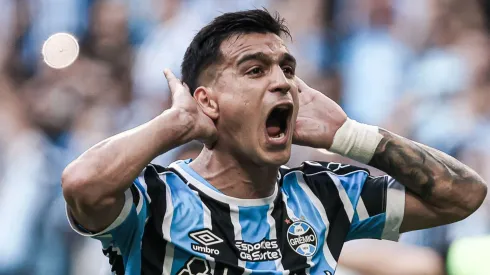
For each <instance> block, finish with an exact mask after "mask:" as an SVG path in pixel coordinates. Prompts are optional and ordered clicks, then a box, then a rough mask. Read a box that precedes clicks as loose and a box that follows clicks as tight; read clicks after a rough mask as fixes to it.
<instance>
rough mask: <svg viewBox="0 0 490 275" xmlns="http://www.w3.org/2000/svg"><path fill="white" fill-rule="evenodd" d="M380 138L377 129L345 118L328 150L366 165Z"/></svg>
mask: <svg viewBox="0 0 490 275" xmlns="http://www.w3.org/2000/svg"><path fill="white" fill-rule="evenodd" d="M382 138H383V136H382V135H381V134H380V133H379V130H378V127H376V126H371V125H367V124H362V123H359V122H357V121H355V120H351V119H349V118H347V120H346V121H345V122H344V124H343V125H342V126H341V127H340V128H339V129H338V130H337V132H336V133H335V135H334V139H333V143H332V146H331V147H330V149H329V150H330V151H332V152H334V153H337V154H340V155H343V156H346V157H348V158H350V159H353V160H356V161H359V162H361V163H365V164H367V163H369V161H370V160H371V158H372V157H373V155H374V153H375V151H376V148H377V147H378V144H379V142H380V141H381V139H382Z"/></svg>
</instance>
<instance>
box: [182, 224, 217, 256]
mask: <svg viewBox="0 0 490 275" xmlns="http://www.w3.org/2000/svg"><path fill="white" fill-rule="evenodd" d="M189 237H190V238H191V239H193V240H194V241H196V242H198V243H197V244H195V243H193V244H191V248H192V250H194V251H196V252H200V253H204V254H209V255H219V253H220V252H219V250H218V249H215V248H210V247H209V246H212V245H215V244H219V243H222V242H223V239H221V238H220V237H218V236H216V235H215V234H214V233H213V232H211V230H209V229H201V230H197V231H194V232H190V233H189Z"/></svg>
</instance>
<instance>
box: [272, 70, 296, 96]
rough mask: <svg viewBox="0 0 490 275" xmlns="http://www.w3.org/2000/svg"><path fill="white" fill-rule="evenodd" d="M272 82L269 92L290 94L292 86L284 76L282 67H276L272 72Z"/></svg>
mask: <svg viewBox="0 0 490 275" xmlns="http://www.w3.org/2000/svg"><path fill="white" fill-rule="evenodd" d="M271 77H272V80H271V85H270V88H269V91H271V92H279V93H283V94H285V93H288V92H289V90H290V89H291V84H289V81H288V78H287V77H286V76H285V75H284V72H283V71H282V68H281V67H280V66H276V67H275V68H274V69H273V70H272V75H271Z"/></svg>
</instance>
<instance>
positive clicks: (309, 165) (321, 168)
mask: <svg viewBox="0 0 490 275" xmlns="http://www.w3.org/2000/svg"><path fill="white" fill-rule="evenodd" d="M280 172H281V174H282V175H283V176H284V175H286V174H288V173H292V172H301V173H302V174H304V175H305V176H307V177H311V176H315V175H321V174H331V175H334V176H350V175H355V174H359V173H361V174H364V175H365V176H369V175H370V174H369V170H367V169H365V168H361V167H357V166H353V165H349V164H343V163H337V162H324V161H305V162H303V163H301V165H300V166H298V167H294V168H289V167H286V166H282V167H281V169H280Z"/></svg>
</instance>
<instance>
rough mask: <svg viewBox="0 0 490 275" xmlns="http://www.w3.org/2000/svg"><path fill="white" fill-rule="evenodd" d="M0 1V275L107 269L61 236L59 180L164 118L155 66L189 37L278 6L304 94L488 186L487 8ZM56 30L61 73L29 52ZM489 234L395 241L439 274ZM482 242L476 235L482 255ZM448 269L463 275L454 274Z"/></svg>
mask: <svg viewBox="0 0 490 275" xmlns="http://www.w3.org/2000/svg"><path fill="white" fill-rule="evenodd" d="M1 3H2V4H1V5H2V6H1V7H2V8H1V9H0V22H1V26H2V27H1V28H0V40H1V43H0V275H4V274H42V275H47V274H50V275H65V274H109V273H110V272H109V273H107V272H106V271H107V263H106V262H107V260H106V259H105V258H104V257H103V256H102V253H101V250H100V245H99V243H98V242H96V241H92V240H89V239H84V238H82V237H79V236H77V235H76V234H75V233H73V232H72V231H71V230H70V228H69V226H68V223H67V221H66V218H65V213H64V201H63V198H62V195H61V188H60V175H61V171H62V170H63V168H64V167H65V166H66V164H68V163H69V162H70V161H71V160H73V159H74V158H75V157H76V156H78V155H79V154H80V153H81V152H83V151H84V150H85V149H87V148H88V147H89V146H91V145H93V144H95V143H96V142H98V141H100V140H102V139H103V138H105V137H108V136H110V135H112V134H115V133H118V132H120V131H123V130H126V129H129V128H131V127H134V126H136V125H138V124H141V123H143V122H145V121H148V120H149V119H151V118H152V117H154V116H155V115H156V114H158V113H160V112H162V111H163V110H164V109H165V108H168V107H169V104H170V102H169V91H168V88H167V85H166V81H165V79H164V77H163V74H162V71H163V68H165V67H169V68H171V69H172V70H173V71H174V72H176V73H178V72H179V65H180V62H181V58H182V56H183V54H184V51H185V48H186V47H187V45H188V43H189V41H190V39H191V38H192V36H193V34H194V33H195V32H196V31H197V30H198V29H199V28H200V27H201V26H203V25H204V24H205V23H206V22H209V20H211V19H212V18H213V17H214V16H216V15H218V14H220V13H221V12H225V11H234V10H239V9H248V8H253V7H267V8H268V9H269V10H271V11H278V12H280V14H281V15H282V16H284V17H285V18H286V19H287V22H288V25H289V27H290V29H291V32H292V34H293V42H294V43H292V44H291V45H290V49H291V51H292V52H293V54H294V55H295V56H296V58H297V59H298V60H299V69H298V70H297V71H298V75H299V76H300V77H302V78H303V79H304V80H305V81H306V82H307V83H309V84H310V86H312V87H315V88H317V89H319V90H320V91H322V92H324V93H325V94H327V95H328V96H330V97H332V98H333V99H335V100H336V101H338V102H339V103H340V104H341V105H342V106H343V107H344V109H345V110H346V111H347V113H348V114H349V115H350V116H351V117H352V118H354V119H356V120H358V121H361V122H365V123H369V124H375V125H380V126H382V127H385V128H387V129H389V130H392V131H394V132H396V133H399V134H401V135H403V136H406V137H409V138H411V139H413V140H416V141H419V142H422V143H425V144H428V145H430V146H433V147H435V148H438V149H440V150H442V151H444V152H446V153H449V154H451V155H453V156H455V157H456V158H458V159H461V160H463V161H464V162H466V163H467V164H469V165H470V166H471V167H473V168H474V169H476V170H477V171H478V172H479V173H480V174H481V175H482V176H483V177H484V178H485V179H486V180H487V181H490V169H489V168H490V145H489V144H490V44H489V43H490V42H489V36H488V34H489V32H488V24H489V21H488V19H489V13H488V10H489V8H490V4H489V2H488V1H486V0H302V1H299V0H298V1H296V0H247V1H245V0H241V1H238V0H237V1H234V0H106V1H100V0H2V1H1ZM485 11H486V12H485ZM61 31H63V32H70V33H72V34H74V35H76V37H77V38H78V39H79V42H80V44H81V50H82V51H81V55H80V57H79V59H78V60H77V61H76V63H75V64H74V65H72V66H71V67H69V68H67V69H64V70H59V71H57V70H52V69H50V68H48V67H47V66H46V65H44V63H43V62H42V57H41V55H40V49H41V46H42V43H43V42H44V40H45V39H46V38H47V37H48V36H49V35H51V34H53V33H55V32H61ZM199 148H200V145H199V144H198V143H191V144H189V145H187V146H184V147H182V148H178V149H176V150H173V151H171V152H169V153H167V154H165V155H164V156H162V157H160V158H158V159H157V160H156V162H158V163H160V164H168V163H170V162H171V161H172V160H174V159H176V158H184V157H189V156H193V155H195V154H196V152H198V151H199ZM294 152H295V154H294V156H293V158H292V159H291V161H290V162H291V164H292V165H294V164H296V163H298V162H300V161H302V160H305V159H318V160H341V161H344V159H342V158H340V157H338V156H332V155H323V154H320V153H319V152H318V151H316V150H306V149H304V148H298V147H296V148H294ZM374 173H376V171H374ZM487 201H488V200H487ZM485 235H487V236H488V235H490V203H485V205H484V206H483V207H482V208H481V209H480V210H479V211H478V212H477V213H475V214H474V215H473V216H471V217H470V218H469V219H467V220H465V221H463V222H460V223H457V224H453V225H450V226H445V227H440V228H435V229H431V230H424V231H419V232H413V233H408V234H404V235H403V236H402V240H401V242H402V243H404V244H406V245H415V246H417V247H427V248H429V249H431V251H433V252H434V253H432V254H430V255H432V256H431V257H426V255H427V254H423V253H422V254H420V255H419V254H417V253H415V254H413V255H412V256H411V258H410V261H411V264H417V262H422V261H434V263H435V264H437V263H439V262H443V261H445V260H446V256H447V255H448V253H447V251H448V249H449V248H450V247H451V244H454V241H456V240H461V239H464V238H470V237H471V238H474V237H477V238H478V237H481V236H485ZM483 243H484V242H483V241H479V239H477V245H480V246H482V247H480V249H485V248H484V247H483V246H484V245H482V244H483ZM380 246H382V245H380ZM359 247H361V246H359ZM410 247H411V246H408V248H410ZM486 249H487V251H484V250H481V251H479V250H478V249H476V248H474V249H473V248H471V250H470V252H465V253H464V254H465V255H466V256H467V258H468V259H466V258H465V259H464V261H468V260H478V259H482V258H483V259H484V258H485V257H486V258H487V259H486V260H487V262H490V261H488V260H490V251H489V250H490V245H487V246H486ZM409 250H410V249H409ZM360 251H361V253H360V254H353V255H356V257H357V258H358V259H362V257H366V259H367V258H369V259H370V261H371V260H373V258H376V257H378V259H374V260H373V261H374V262H381V264H383V261H385V262H386V263H388V262H393V261H394V262H396V261H397V260H402V259H403V257H404V256H405V255H408V254H405V250H402V249H401V250H399V252H398V254H399V255H396V256H393V255H391V256H390V257H391V258H389V259H387V258H383V257H386V255H379V256H376V255H370V254H369V251H372V250H370V249H369V248H368V249H367V250H362V249H361V250H360ZM362 251H364V252H362ZM366 251H367V253H366ZM395 251H397V248H395ZM424 251H427V250H424ZM449 251H451V250H449ZM485 253H486V254H485ZM423 255H425V256H423ZM434 255H438V256H434ZM454 255H457V254H454ZM449 256H450V257H449V261H448V262H449V264H450V265H451V264H453V263H451V260H452V259H453V258H454V257H451V253H450V254H449ZM359 257H360V258H359ZM417 257H420V258H417ZM456 258H457V259H460V257H456ZM374 262H373V263H374ZM466 263H467V264H468V262H466ZM469 266H473V267H474V266H475V265H474V264H470V265H469ZM104 270H106V271H104ZM465 270H466V273H465V274H470V275H471V274H476V273H471V272H472V271H469V270H471V269H470V267H468V266H467V267H465ZM486 270H487V272H488V273H481V274H490V271H488V270H490V267H488V263H487V266H486ZM104 272H106V273H104ZM341 272H342V273H341ZM468 272H470V273H468ZM475 272H476V271H475ZM340 273H341V274H360V273H356V272H354V273H351V272H350V271H346V270H344V271H340V272H339V274H340ZM392 274H399V273H398V272H396V273H392ZM451 274H463V273H461V271H455V269H454V268H453V269H452V273H451Z"/></svg>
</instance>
